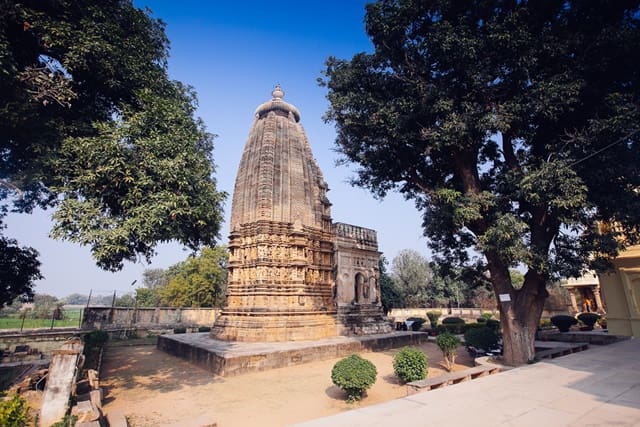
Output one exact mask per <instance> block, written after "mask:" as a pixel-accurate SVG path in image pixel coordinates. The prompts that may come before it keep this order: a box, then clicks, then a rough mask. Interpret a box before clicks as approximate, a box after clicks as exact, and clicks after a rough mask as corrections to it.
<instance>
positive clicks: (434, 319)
mask: <svg viewBox="0 0 640 427" xmlns="http://www.w3.org/2000/svg"><path fill="white" fill-rule="evenodd" d="M440 316H442V312H441V311H436V310H432V311H427V318H428V319H429V323H430V324H431V329H435V328H436V326H438V319H439V318H440Z"/></svg>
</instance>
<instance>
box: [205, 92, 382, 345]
mask: <svg viewBox="0 0 640 427" xmlns="http://www.w3.org/2000/svg"><path fill="white" fill-rule="evenodd" d="M283 96H284V92H283V91H282V89H281V88H280V87H279V86H277V87H276V88H275V89H274V91H273V92H272V98H271V100H270V101H267V102H265V103H264V104H262V105H260V106H259V107H258V109H257V110H256V112H255V120H254V122H253V125H252V127H251V131H250V133H249V138H248V139H247V142H246V144H245V147H244V152H243V153H242V159H241V160H240V166H239V168H238V174H237V176H236V182H235V188H234V191H233V202H232V206H231V224H230V228H231V234H230V236H229V251H230V258H229V282H228V288H227V305H226V307H225V308H224V310H223V312H222V315H221V316H220V317H219V318H218V320H217V321H216V324H215V326H214V328H213V330H212V332H211V336H212V337H214V338H217V339H222V340H233V341H296V340H313V339H320V338H327V337H332V336H336V335H339V334H341V335H349V334H368V333H381V332H389V331H390V326H389V325H388V324H387V322H386V321H385V320H384V319H383V316H382V304H381V301H380V288H379V283H378V259H379V256H380V254H379V252H378V245H377V241H376V232H375V231H374V230H369V229H366V228H362V227H357V226H353V225H347V224H341V223H334V222H333V221H332V219H331V203H330V202H329V199H328V198H327V191H328V190H329V188H328V186H327V183H326V182H325V180H324V178H323V176H322V171H321V170H320V168H319V167H318V164H317V162H316V160H315V159H314V157H313V154H312V152H311V147H310V145H309V141H308V139H307V136H306V134H305V132H304V129H303V128H302V125H301V124H300V112H299V111H298V109H297V108H296V107H295V106H293V105H291V104H289V103H287V102H285V101H284V100H283Z"/></svg>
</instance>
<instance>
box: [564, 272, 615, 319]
mask: <svg viewBox="0 0 640 427" xmlns="http://www.w3.org/2000/svg"><path fill="white" fill-rule="evenodd" d="M562 287H564V288H566V289H567V291H569V297H570V298H571V309H572V310H573V312H574V313H581V312H594V313H605V312H606V309H605V305H604V303H603V301H602V297H601V292H600V281H599V280H598V275H597V274H596V272H595V271H588V272H586V273H585V274H583V275H582V276H580V277H578V278H573V277H572V278H570V279H567V280H564V281H562Z"/></svg>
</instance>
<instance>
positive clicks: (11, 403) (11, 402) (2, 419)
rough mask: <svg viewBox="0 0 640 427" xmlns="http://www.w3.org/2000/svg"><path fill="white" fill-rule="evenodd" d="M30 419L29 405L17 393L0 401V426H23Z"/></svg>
mask: <svg viewBox="0 0 640 427" xmlns="http://www.w3.org/2000/svg"><path fill="white" fill-rule="evenodd" d="M29 421H31V416H30V415H29V405H27V401H26V400H25V399H24V398H23V397H22V396H20V395H19V394H14V395H12V396H11V397H10V398H8V399H6V400H3V401H2V402H0V426H3V427H23V426H26V425H27V424H28V423H29Z"/></svg>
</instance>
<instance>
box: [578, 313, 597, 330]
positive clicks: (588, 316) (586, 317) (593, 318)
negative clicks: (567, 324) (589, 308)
mask: <svg viewBox="0 0 640 427" xmlns="http://www.w3.org/2000/svg"><path fill="white" fill-rule="evenodd" d="M599 319H600V315H599V314H597V313H580V314H578V320H579V321H581V322H582V323H584V324H585V325H586V326H587V327H588V328H589V330H592V329H593V325H595V324H596V322H597V321H598V320H599Z"/></svg>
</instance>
